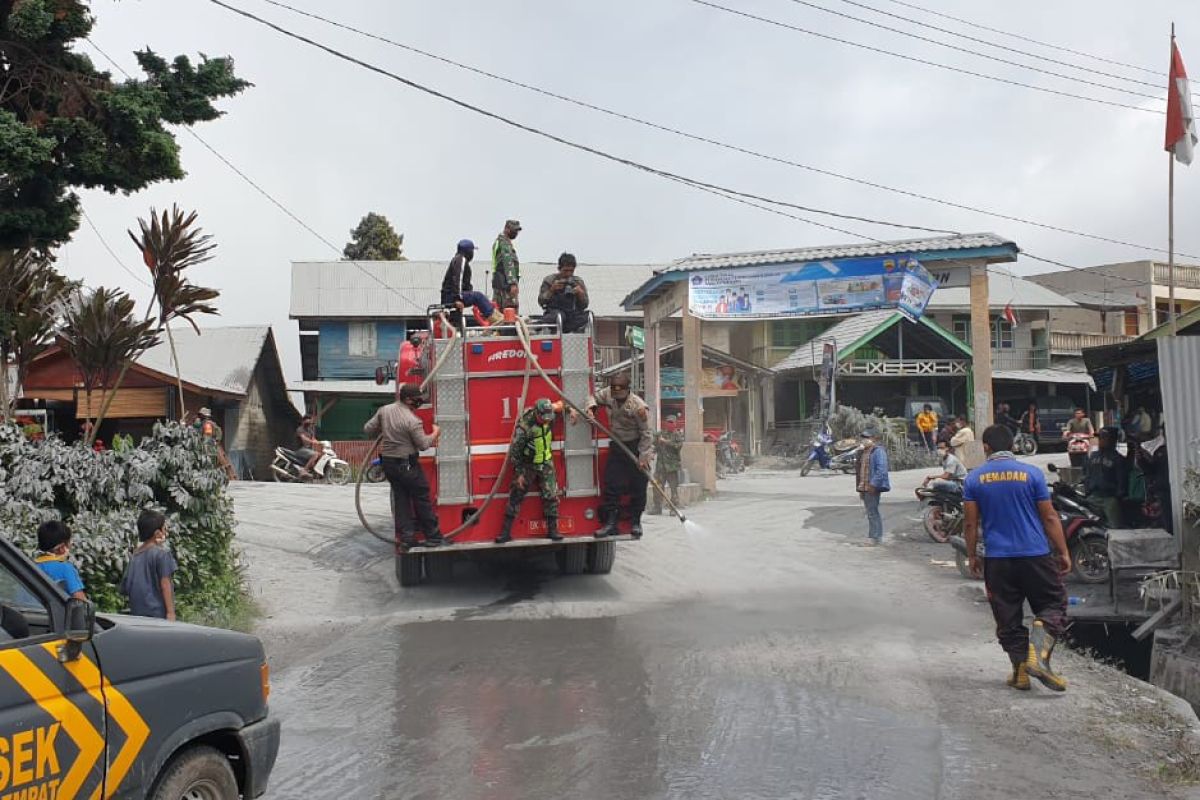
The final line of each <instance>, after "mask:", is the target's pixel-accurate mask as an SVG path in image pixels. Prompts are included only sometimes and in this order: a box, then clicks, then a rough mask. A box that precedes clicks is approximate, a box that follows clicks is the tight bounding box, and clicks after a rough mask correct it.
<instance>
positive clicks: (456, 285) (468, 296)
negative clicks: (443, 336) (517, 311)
mask: <svg viewBox="0 0 1200 800" xmlns="http://www.w3.org/2000/svg"><path fill="white" fill-rule="evenodd" d="M474 257H475V243H474V242H472V241H471V240H470V239H462V240H461V241H459V243H458V249H457V252H456V253H455V254H454V258H452V259H450V266H448V267H446V276H445V277H444V278H442V305H443V306H445V307H447V308H450V307H453V308H454V312H453V320H454V325H455V326H456V327H457V326H460V325H461V324H462V310H463V309H464V308H466V307H467V306H474V307H475V308H476V309H478V310H479V314H480V316H482V317H483V319H484V320H485V321H486V322H487V324H489V325H495V324H496V323H498V322H500V321H501V320H503V319H504V316H503V315H502V314H501V313H500V311H499V310H498V309H497V308H496V306H494V305H493V304H492V301H490V300H488V299H487V295H485V294H484V293H483V292H477V291H475V290H474V288H473V287H472V286H471V259H473V258H474Z"/></svg>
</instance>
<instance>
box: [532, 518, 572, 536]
mask: <svg viewBox="0 0 1200 800" xmlns="http://www.w3.org/2000/svg"><path fill="white" fill-rule="evenodd" d="M529 532H530V533H545V532H546V520H544V519H535V520H530V522H529ZM558 532H559V533H574V532H575V518H574V517H559V518H558Z"/></svg>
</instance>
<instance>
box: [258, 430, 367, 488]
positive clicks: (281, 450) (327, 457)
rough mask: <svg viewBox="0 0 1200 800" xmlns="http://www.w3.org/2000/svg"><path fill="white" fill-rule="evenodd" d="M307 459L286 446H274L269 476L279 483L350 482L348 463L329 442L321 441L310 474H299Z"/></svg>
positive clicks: (338, 484) (338, 483) (339, 484)
mask: <svg viewBox="0 0 1200 800" xmlns="http://www.w3.org/2000/svg"><path fill="white" fill-rule="evenodd" d="M306 463H308V459H307V458H305V457H304V456H302V455H300V454H299V453H297V452H296V451H295V450H289V449H288V448H286V447H276V448H275V460H274V461H272V462H271V477H272V478H274V479H275V480H276V481H279V482H281V483H298V482H306V481H314V480H317V481H324V482H326V483H332V484H335V485H337V486H343V485H345V484H347V483H349V482H350V464H348V463H347V462H345V461H343V460H342V459H340V458H338V455H337V453H335V452H334V450H333V445H332V443H330V442H327V441H323V442H321V455H320V456H319V457H318V458H317V463H315V464H313V468H312V475H311V476H306V475H302V474H301V470H302V469H303V468H304V465H305V464H306Z"/></svg>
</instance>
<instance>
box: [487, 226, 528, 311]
mask: <svg viewBox="0 0 1200 800" xmlns="http://www.w3.org/2000/svg"><path fill="white" fill-rule="evenodd" d="M520 232H521V223H520V222H519V221H517V220H515V219H510V220H508V221H507V222H505V223H504V230H503V231H502V232H501V233H500V235H499V236H497V237H496V243H495V244H493V245H492V301H493V302H495V304H496V305H497V306H499V307H500V308H513V309H515V308H517V307H518V306H519V305H520V300H521V298H520V294H519V290H518V283H519V282H520V280H521V262H520V261H519V260H518V259H517V248H515V247H513V239H516V238H517V234H518V233H520Z"/></svg>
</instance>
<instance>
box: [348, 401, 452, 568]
mask: <svg viewBox="0 0 1200 800" xmlns="http://www.w3.org/2000/svg"><path fill="white" fill-rule="evenodd" d="M423 400H424V398H423V397H422V394H421V387H420V386H418V385H417V384H415V383H406V384H404V385H403V386H401V387H400V396H399V398H398V399H397V400H396V402H394V403H390V404H389V405H386V406H383V407H381V408H380V409H379V410H378V411H376V412H375V416H373V417H371V419H370V420H368V421H367V424H366V425H364V426H363V432H365V433H366V434H367V436H370V437H372V438H374V437H376V436H382V438H383V443H382V447H381V449H380V465H381V466H382V467H383V474H384V476H385V477H386V478H387V481H388V483H389V484H391V487H392V509H393V513H394V515H395V532H396V538H397V539H398V540H399V541H400V544H402V545H403V546H404V547H412V546H413V545H415V544H417V525H418V524H419V525H420V527H421V529H422V530H423V531H424V533H425V546H426V547H438V546H440V545H441V544H443V543H444V540H443V539H442V531H441V528H439V527H438V521H437V515H435V514H434V512H433V503H431V502H430V499H429V481H428V479H426V477H425V472H424V470H422V469H421V465H420V461H419V458H420V454H421V451H422V450H428V449H429V448H431V447H434V446H435V445H436V444H437V442H438V439H439V438H440V436H441V429H440V428H439V427H438V426H437V425H434V426H433V430H432V432H431V433H428V434H426V433H425V425H424V423H422V422H421V419H420V418H419V417H418V416H417V409H418V408H420V407H421V403H422V402H423Z"/></svg>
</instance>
